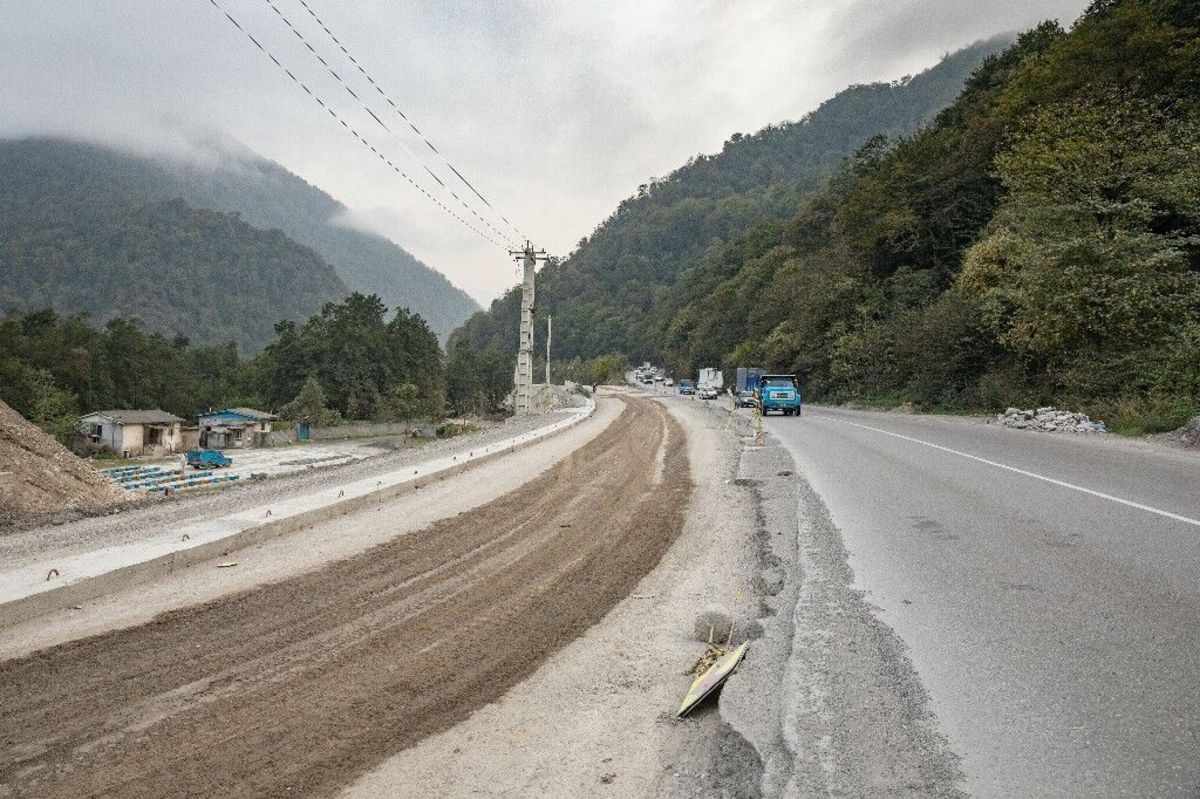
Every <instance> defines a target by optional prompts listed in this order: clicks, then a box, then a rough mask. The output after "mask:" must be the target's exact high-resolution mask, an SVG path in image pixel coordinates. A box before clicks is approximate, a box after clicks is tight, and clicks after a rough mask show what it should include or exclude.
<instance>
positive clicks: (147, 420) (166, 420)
mask: <svg viewBox="0 0 1200 799" xmlns="http://www.w3.org/2000/svg"><path fill="white" fill-rule="evenodd" d="M96 415H100V416H103V417H105V418H107V419H111V420H113V421H114V422H116V423H118V424H173V423H174V422H182V421H183V419H181V418H179V417H178V416H176V415H175V414H173V413H167V412H166V411H161V410H158V409H157V408H156V409H154V410H152V411H131V410H113V411H92V412H91V413H86V414H84V417H85V418H86V417H88V416H96Z"/></svg>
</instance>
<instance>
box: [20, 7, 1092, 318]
mask: <svg viewBox="0 0 1200 799" xmlns="http://www.w3.org/2000/svg"><path fill="white" fill-rule="evenodd" d="M271 1H272V2H274V3H275V4H276V5H277V7H278V8H279V10H280V11H281V12H282V13H283V14H284V16H286V17H287V18H288V19H289V20H290V21H291V22H292V23H293V24H295V25H296V26H297V28H298V29H299V30H300V31H301V32H302V33H303V34H304V35H305V37H306V38H308V40H309V41H310V43H311V44H312V45H313V47H314V48H315V49H316V50H317V52H318V53H320V54H321V55H322V56H324V57H325V59H326V60H327V61H328V62H329V64H330V66H332V67H333V69H334V70H335V71H336V72H338V74H339V75H341V76H342V77H343V78H345V79H346V80H347V82H348V83H350V85H351V88H352V89H354V90H355V91H356V93H358V94H359V96H360V97H362V98H364V100H366V101H367V104H368V105H370V106H371V107H372V108H373V109H375V110H376V112H377V113H378V114H379V115H380V117H381V118H382V119H383V120H384V121H385V122H386V123H388V124H389V126H390V127H392V128H393V130H397V129H398V128H397V126H396V124H394V123H399V124H400V125H401V126H402V122H401V121H400V120H399V119H398V118H397V117H395V116H394V115H393V116H388V115H387V114H388V113H392V114H394V112H390V111H388V110H387V106H386V105H384V104H383V103H382V101H381V98H379V96H378V95H377V94H375V93H374V92H373V90H372V89H371V88H370V86H369V85H368V84H367V83H366V82H365V79H364V78H362V76H361V75H360V74H359V73H358V72H357V71H356V70H355V69H354V67H353V66H352V65H351V64H350V63H349V62H348V61H346V60H345V56H344V55H342V53H341V52H340V51H339V50H338V49H337V48H336V46H335V45H334V44H333V43H332V42H331V41H330V40H329V39H328V38H327V37H326V35H325V33H324V32H322V31H321V29H320V28H319V27H317V25H316V23H315V21H314V20H313V18H312V17H311V16H310V15H309V14H308V12H307V11H305V9H304V7H303V6H302V5H301V3H300V0H271ZM217 2H218V3H220V4H221V6H222V7H224V8H225V9H226V10H228V11H229V13H230V14H232V15H233V16H234V17H235V18H237V19H238V20H239V21H240V22H241V23H242V24H243V25H244V26H245V28H246V29H247V30H248V31H249V32H250V33H252V34H253V35H254V36H255V37H256V38H257V39H259V41H261V42H262V43H263V44H264V45H265V46H266V47H267V48H268V49H271V50H272V51H274V52H275V54H276V56H277V57H278V58H279V60H280V61H281V62H283V64H284V65H285V66H288V67H289V68H291V70H292V71H293V73H295V74H296V76H297V77H298V78H300V79H301V80H303V81H304V82H305V83H306V84H307V85H308V86H309V88H310V89H312V90H313V91H314V92H315V93H316V94H318V95H319V96H321V97H322V99H324V100H327V101H329V102H330V103H331V105H332V106H333V107H334V108H335V109H337V110H338V112H339V113H341V114H343V116H344V117H345V118H346V119H347V121H348V122H350V123H351V124H352V125H354V126H355V128H356V129H357V130H359V131H360V132H362V133H363V135H364V137H366V138H368V139H369V140H370V141H371V142H372V144H374V145H375V146H376V147H377V148H379V149H380V150H381V151H384V152H385V153H387V154H388V155H389V157H391V158H392V160H393V162H394V163H396V165H397V166H399V167H400V168H402V169H405V170H406V171H408V172H409V174H411V175H412V176H413V177H414V178H417V179H419V180H421V182H423V183H425V184H428V185H429V186H430V192H431V193H434V194H437V196H439V197H440V198H443V199H444V200H445V202H446V203H447V205H448V206H449V207H453V208H455V209H456V210H457V211H459V212H460V213H461V214H462V215H463V216H464V217H466V218H467V219H469V220H470V221H472V222H473V223H476V224H477V226H479V227H482V225H478V223H477V222H476V220H475V219H474V217H472V216H470V215H469V214H468V213H467V212H466V211H464V210H463V209H462V208H461V206H458V205H457V203H455V201H454V200H452V199H450V198H449V197H448V196H445V195H444V194H440V193H438V192H440V190H437V186H436V184H434V183H433V181H432V180H430V179H428V178H427V176H425V173H424V171H423V169H422V167H421V166H420V165H419V164H418V162H417V161H415V160H414V159H413V157H412V156H411V155H410V154H409V153H408V152H406V150H405V149H404V148H405V144H406V145H407V146H408V148H409V149H411V150H412V151H414V152H420V153H421V154H422V155H423V156H427V157H428V159H427V160H428V164H429V166H431V167H433V168H434V169H435V171H437V170H438V169H439V168H441V169H442V174H447V173H446V172H445V170H444V167H443V166H442V164H441V161H439V160H438V159H437V157H436V156H434V155H433V154H432V153H430V152H429V151H428V150H425V149H422V148H423V147H424V145H422V144H420V143H419V142H418V141H415V140H414V139H413V138H412V137H411V136H409V137H407V138H405V139H404V144H402V143H401V142H400V141H399V140H398V139H397V138H394V137H391V136H389V135H388V134H387V133H385V132H384V131H383V130H382V129H380V128H379V126H378V125H377V124H375V122H373V121H372V120H371V119H370V117H369V116H367V115H366V112H365V111H363V110H362V108H361V106H358V105H357V104H356V102H355V100H354V99H353V98H352V97H350V96H349V95H348V94H347V93H346V92H345V90H344V89H343V88H341V87H340V86H339V85H338V84H337V83H336V82H335V80H334V79H333V78H332V77H331V76H330V75H329V74H328V73H327V72H326V71H325V70H324V68H323V67H321V65H320V64H319V63H317V61H316V60H315V59H313V57H312V55H311V54H310V53H309V52H308V51H307V50H306V49H304V46H303V44H302V43H301V42H300V41H299V40H298V39H297V38H296V37H295V36H294V34H292V33H291V32H290V31H289V30H288V29H287V28H286V27H285V26H284V24H283V22H282V21H281V20H280V18H279V17H278V16H277V15H276V14H275V12H273V11H272V10H271V8H270V6H269V5H268V3H267V0H217ZM306 2H308V4H309V6H310V7H311V8H312V10H313V11H314V12H316V14H317V15H319V16H320V17H322V19H323V21H324V22H325V23H326V24H327V25H328V27H329V29H330V30H331V31H332V33H333V34H334V35H335V36H337V37H338V39H339V40H340V41H341V42H342V44H343V45H345V46H346V48H347V49H348V50H349V51H350V53H351V54H352V55H354V56H355V57H356V58H357V59H358V61H359V62H360V63H361V64H362V65H363V66H364V67H365V68H366V70H367V72H369V73H371V75H372V76H373V77H374V78H375V79H376V80H377V81H378V83H379V85H380V86H382V87H383V88H384V90H385V91H386V92H387V93H388V94H389V96H391V97H392V99H393V100H395V102H396V103H397V105H399V106H400V108H401V109H403V110H404V112H405V113H406V114H407V115H408V116H409V117H410V118H411V119H412V120H413V121H414V122H415V123H416V125H417V127H419V128H421V130H422V132H424V133H426V134H427V135H428V136H429V138H430V139H432V140H433V142H434V144H435V145H436V146H437V147H438V149H439V150H441V152H443V153H445V154H446V155H447V156H448V157H449V159H450V160H451V162H453V163H454V164H455V166H457V167H458V168H459V170H460V171H461V172H462V173H463V174H464V175H465V176H466V177H467V178H468V179H469V180H471V181H472V182H473V183H474V184H475V186H476V188H478V189H479V190H480V191H481V192H482V193H483V195H484V196H485V197H487V198H488V199H489V200H491V201H492V203H493V204H494V205H495V206H496V207H497V208H498V209H499V210H500V212H502V213H503V214H504V215H505V216H507V217H508V218H509V219H510V220H511V221H513V222H514V223H516V224H517V226H519V227H520V229H521V230H523V231H524V232H526V233H527V234H528V235H530V236H532V237H533V239H534V241H535V243H537V244H538V245H540V246H542V247H545V248H546V249H547V250H549V251H550V252H552V253H556V254H566V253H567V252H569V251H570V250H571V249H572V248H573V247H574V245H575V243H576V242H577V241H578V240H579V239H580V238H582V237H583V236H585V235H588V234H589V233H590V232H591V231H592V229H593V228H594V227H595V226H596V225H597V224H598V223H599V222H600V221H601V220H602V219H603V218H604V217H605V216H606V215H608V214H609V213H610V212H611V211H612V210H613V209H614V207H615V206H616V204H617V203H618V202H619V201H620V200H621V199H622V198H624V197H626V196H628V195H630V194H631V193H633V192H634V191H635V190H636V187H637V186H638V184H640V183H644V182H645V181H646V180H647V179H648V178H650V177H652V176H660V175H665V174H667V173H669V172H670V171H671V170H672V169H674V168H675V167H677V166H679V165H680V164H682V163H683V162H684V161H686V160H687V158H688V157H689V156H692V155H695V154H697V153H708V152H714V151H716V150H719V149H720V147H721V144H722V142H723V141H724V140H725V139H727V138H728V137H729V136H730V135H731V134H733V133H736V132H743V133H749V132H752V131H754V130H757V129H759V128H761V127H763V126H764V125H767V124H769V123H772V122H779V121H783V120H790V119H797V118H799V117H801V116H803V115H804V114H805V113H806V112H808V111H810V110H812V109H813V108H815V107H816V106H817V105H818V104H819V103H820V102H821V101H822V100H824V99H826V98H827V97H830V96H831V95H833V94H835V93H836V92H838V91H839V90H840V89H842V88H844V87H846V86H847V85H849V84H851V83H862V82H868V81H874V80H892V79H896V78H899V77H901V76H903V75H906V74H911V73H914V72H917V71H920V70H921V69H924V68H926V67H928V66H930V65H932V64H933V63H935V62H936V61H937V60H938V58H939V57H940V56H942V55H943V54H945V53H946V52H948V51H951V50H955V49H958V48H959V47H962V46H965V45H967V44H970V43H971V42H973V41H975V40H978V39H981V38H985V37H988V36H991V35H993V34H996V33H1000V32H1003V31H1012V30H1022V29H1025V28H1028V27H1030V26H1032V25H1033V24H1035V23H1036V22H1038V21H1040V20H1042V19H1048V18H1054V19H1059V20H1060V21H1062V22H1063V24H1064V25H1068V24H1070V23H1071V22H1072V21H1073V20H1074V19H1075V18H1076V17H1077V16H1078V14H1079V13H1080V12H1081V11H1082V9H1083V8H1084V7H1085V6H1086V4H1087V3H1086V0H1041V1H1040V2H1039V1H1036V0H759V1H758V2H755V1H754V0H742V1H741V2H735V1H732V0H731V1H729V2H708V1H706V0H631V1H630V2H587V1H586V0H564V1H563V2H537V1H535V0H529V1H527V2H500V1H499V0H497V1H496V2H489V1H487V0H474V1H472V2H456V1H455V0H408V1H406V0H353V2H347V1H346V0H342V1H341V2H334V0H306ZM197 129H207V130H215V131H219V132H221V133H224V134H228V135H229V136H231V137H233V138H235V139H237V140H239V141H241V142H242V143H244V144H245V145H247V146H248V147H250V148H251V149H253V150H255V151H257V152H259V153H261V154H263V155H265V156H267V157H269V158H272V159H274V160H276V161H278V162H280V163H281V164H283V165H284V166H286V167H287V168H288V169H290V170H292V171H293V172H295V173H297V174H299V175H300V176H301V177H303V178H305V179H306V180H308V181H309V182H310V183H313V184H315V185H317V186H320V187H321V188H322V189H324V190H325V191H327V192H329V193H330V194H332V195H333V196H334V197H336V198H337V199H339V200H341V201H342V202H343V203H345V204H346V205H347V206H348V207H349V208H350V209H352V212H353V216H354V219H353V223H354V224H358V225H363V226H368V227H371V228H373V229H376V230H378V231H380V232H383V233H384V234H386V235H388V236H390V237H391V238H393V239H394V240H395V241H396V242H398V243H399V244H400V245H402V246H403V247H405V248H406V249H408V250H410V251H411V252H413V253H414V254H415V255H416V256H417V257H418V258H420V259H422V260H423V261H425V262H426V263H428V264H429V265H430V266H432V267H434V268H436V269H439V270H440V271H442V272H443V273H445V274H446V275H447V276H448V277H449V278H450V279H451V280H452V281H454V282H455V283H456V284H458V285H459V286H461V287H463V288H464V289H466V290H467V291H468V292H469V293H470V294H472V295H473V296H474V297H475V298H476V299H478V300H480V301H483V302H486V301H488V300H490V299H491V298H492V297H494V296H496V295H497V294H499V293H500V292H502V291H503V290H504V289H505V288H507V287H508V286H510V285H512V284H513V283H515V280H516V273H515V271H514V268H513V265H512V264H511V262H510V261H509V260H508V258H507V256H506V255H505V254H504V253H503V252H502V250H501V248H499V247H494V246H492V245H490V244H488V243H487V242H485V241H483V240H482V239H481V238H479V237H478V236H476V235H475V234H474V233H472V232H470V231H469V230H467V229H466V228H464V227H462V226H461V225H460V224H459V223H458V222H456V221H455V220H454V219H452V218H451V217H450V216H448V215H447V214H446V213H445V212H443V211H442V210H441V209H439V208H438V207H437V206H435V205H434V204H432V203H431V202H429V201H428V200H427V199H425V197H423V196H422V195H421V194H420V193H419V192H417V191H416V190H415V189H413V187H412V186H411V185H409V184H408V183H407V182H405V181H404V180H402V179H401V178H399V177H397V176H396V175H395V174H393V173H392V172H390V171H389V170H387V169H386V168H384V167H383V166H382V164H381V163H380V161H379V160H378V159H377V158H376V157H375V156H374V155H372V154H371V153H370V152H369V151H367V150H366V149H365V148H364V147H362V146H361V145H360V144H358V143H357V142H356V141H355V140H354V139H353V138H351V137H350V135H349V134H348V133H346V131H345V130H343V129H342V127H341V125H339V124H338V123H337V122H336V121H334V120H333V119H332V118H331V117H330V116H329V115H328V114H327V113H326V112H324V111H322V110H321V108H320V107H318V106H317V105H316V104H315V103H314V102H313V101H312V100H311V99H310V98H309V97H308V96H306V95H305V94H304V92H303V91H302V90H301V89H300V88H298V87H297V86H296V85H295V84H293V83H292V82H291V81H289V79H288V78H287V76H286V75H284V74H283V73H282V72H281V71H280V70H279V69H277V68H276V67H275V66H274V65H273V64H272V63H271V62H270V61H269V60H268V59H267V58H266V57H265V56H264V55H263V54H262V53H260V52H259V51H258V50H256V49H255V48H254V46H253V45H252V44H251V43H250V42H249V41H248V40H247V39H246V38H245V36H244V35H243V34H241V33H239V32H238V31H237V30H236V29H235V28H234V27H233V26H232V25H230V24H229V22H228V21H227V20H226V19H225V17H224V16H223V15H222V14H221V13H220V12H219V11H218V10H217V9H216V8H214V7H213V6H212V5H211V3H210V2H209V0H0V135H6V136H12V135H24V134H30V133H66V134H73V135H77V136H83V137H87V138H92V139H98V140H102V141H105V142H109V143H120V144H123V145H125V146H127V147H130V148H133V149H158V148H162V147H179V146H180V142H182V141H184V140H186V139H187V138H188V137H189V136H190V135H191V134H190V133H189V132H190V131H195V130H197ZM423 176H425V177H423ZM447 176H448V175H447ZM0 190H3V187H0ZM435 190H437V191H435ZM459 194H460V196H463V197H464V199H466V198H468V197H469V198H470V199H471V200H473V201H474V200H475V198H474V196H473V195H470V193H469V192H468V191H467V190H466V189H462V188H461V187H460V192H459ZM475 204H476V205H477V206H479V208H480V211H481V212H486V210H487V209H486V208H482V206H481V204H479V203H478V202H477V201H476V202H475ZM495 224H496V225H497V226H498V227H503V225H502V223H500V222H499V221H498V220H497V221H496V223H495ZM485 229H486V228H485ZM488 232H490V231H488Z"/></svg>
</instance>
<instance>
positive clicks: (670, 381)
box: [664, 377, 675, 386]
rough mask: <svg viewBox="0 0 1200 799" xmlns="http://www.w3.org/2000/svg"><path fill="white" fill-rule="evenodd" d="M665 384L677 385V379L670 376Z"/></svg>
mask: <svg viewBox="0 0 1200 799" xmlns="http://www.w3.org/2000/svg"><path fill="white" fill-rule="evenodd" d="M664 385H667V386H673V385H675V381H674V380H672V379H671V378H669V377H668V378H667V380H666V383H665V384H664Z"/></svg>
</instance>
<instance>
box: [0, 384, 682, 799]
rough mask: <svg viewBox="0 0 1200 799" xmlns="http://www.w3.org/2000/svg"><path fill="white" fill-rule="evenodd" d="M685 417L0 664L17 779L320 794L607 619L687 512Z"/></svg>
mask: <svg viewBox="0 0 1200 799" xmlns="http://www.w3.org/2000/svg"><path fill="white" fill-rule="evenodd" d="M690 485H691V483H690V476H689V469H688V463H687V455H686V450H685V447H684V435H683V431H682V428H681V427H680V426H679V425H678V423H677V422H675V421H674V420H672V419H671V418H670V417H669V416H668V415H667V414H666V412H665V411H663V410H662V408H661V407H660V406H658V405H657V404H655V403H652V402H648V401H645V400H631V402H630V407H629V408H628V409H627V410H626V411H625V412H624V413H622V415H621V416H620V417H619V418H618V419H617V421H616V422H614V423H613V425H612V426H610V428H609V429H607V430H606V431H605V432H604V433H602V434H601V435H600V436H598V437H597V438H596V439H594V440H593V441H592V442H591V443H589V444H588V445H587V446H585V447H583V448H582V449H580V450H579V451H577V452H576V453H575V454H574V455H572V456H571V457H570V458H568V459H567V460H566V461H564V462H563V463H561V464H560V465H559V466H557V467H555V468H554V469H551V470H550V471H548V472H546V473H545V474H543V475H542V476H540V477H539V478H537V479H535V480H534V481H532V482H530V483H529V484H527V485H526V486H525V487H524V488H522V489H520V490H518V491H515V492H512V493H510V494H508V495H505V496H504V497H502V498H501V499H499V500H497V501H495V502H492V503H490V504H488V505H486V506H484V507H482V508H480V509H479V510H478V511H477V512H475V513H472V514H470V515H464V516H459V517H454V518H452V519H448V520H445V521H443V522H440V523H438V524H435V525H433V526H432V527H430V528H428V529H427V530H425V531H422V532H420V533H414V534H412V535H408V536H404V537H402V538H399V539H397V540H395V541H393V542H391V543H389V544H385V545H383V546H380V547H377V548H375V549H372V550H369V551H368V552H366V553H364V554H363V555H361V556H358V557H355V558H351V559H349V560H346V561H341V562H338V563H334V564H331V565H330V566H329V567H327V568H325V569H322V570H320V571H317V572H313V573H311V574H308V575H304V576H302V577H299V578H294V579H290V580H286V581H283V582H280V583H276V584H273V585H269V586H266V587H263V588H260V589H258V590H254V591H248V592H245V593H242V594H239V595H235V596H232V597H229V598H226V599H222V600H218V601H214V602H211V603H208V604H206V605H201V606H197V607H194V608H188V609H184V610H181V611H176V612H172V613H168V614H164V615H163V616H161V617H159V618H158V619H156V620H155V621H153V622H151V623H150V624H147V625H143V626H140V627H135V628H132V629H128V630H123V631H119V632H116V633H112V634H108V635H102V636H98V637H95V638H91V639H87V640H83V641H78V642H73V643H69V644H64V645H62V646H59V647H55V648H52V649H48V650H43V651H41V652H38V653H35V654H34V655H32V656H29V657H25V658H20V659H16V660H12V661H7V662H5V663H3V664H0V706H3V707H4V708H5V713H4V716H3V719H2V720H0V746H2V747H3V748H2V749H0V752H2V754H0V785H7V786H8V787H9V788H10V789H11V790H12V791H13V792H15V793H16V794H17V795H39V796H79V795H88V794H94V793H114V794H120V795H123V796H162V795H178V794H185V793H186V794H190V795H254V796H270V795H284V794H290V793H294V794H297V795H304V794H310V795H311V794H318V795H319V794H329V793H331V792H333V791H334V790H336V789H337V788H339V787H340V786H341V785H342V784H344V783H345V782H346V781H347V780H348V779H350V778H352V777H353V776H354V775H356V774H359V773H361V772H363V771H364V770H366V769H367V768H370V767H371V766H372V765H374V764H375V763H377V762H379V761H380V760H382V759H383V758H384V757H386V756H388V755H389V754H391V753H393V752H395V751H396V750H398V749H401V748H403V747H405V746H408V745H411V744H412V743H414V742H416V741H418V740H420V739H421V738H423V737H425V736H426V735H429V734H430V733H434V732H437V731H439V730H441V729H445V728H446V727H448V726H450V725H451V724H453V723H455V722H457V721H459V720H461V719H462V718H465V717H466V716H467V715H468V714H469V713H470V712H471V711H472V710H473V709H474V708H476V707H477V706H479V705H482V704H484V703H487V702H489V701H492V700H494V699H495V698H497V697H498V696H499V695H500V694H502V693H503V692H504V691H505V690H506V689H507V688H508V687H509V686H511V685H513V684H515V683H516V682H518V681H520V680H521V679H523V678H524V677H526V676H527V675H528V674H530V673H531V672H532V671H533V670H534V669H535V668H536V667H537V665H538V664H539V663H540V662H542V661H543V660H544V659H545V658H546V657H548V656H549V655H550V654H552V653H553V652H554V651H555V650H557V649H559V648H561V647H562V646H563V645H565V644H566V643H568V642H569V641H570V640H571V639H573V638H574V637H576V636H577V635H579V634H580V633H581V632H582V631H583V630H585V629H587V627H589V626H590V625H592V624H593V623H595V622H596V621H598V620H599V619H600V618H602V617H603V616H604V615H605V613H607V611H608V610H609V609H610V608H611V607H612V606H613V605H614V604H616V603H617V602H618V601H619V600H620V599H621V598H623V597H624V596H625V595H626V594H627V593H628V592H629V591H630V589H631V588H632V587H633V586H634V585H635V584H636V583H637V581H638V580H639V579H640V578H641V577H642V576H643V575H644V574H646V573H647V572H648V571H650V570H651V569H652V568H653V567H654V565H655V564H656V563H657V562H658V560H659V558H661V556H662V554H663V553H664V552H665V551H666V549H667V548H668V547H669V546H670V544H671V542H672V541H673V540H674V538H675V536H676V535H677V534H678V532H679V530H680V529H681V527H682V525H683V516H684V508H685V505H686V501H687V498H688V494H689V491H690Z"/></svg>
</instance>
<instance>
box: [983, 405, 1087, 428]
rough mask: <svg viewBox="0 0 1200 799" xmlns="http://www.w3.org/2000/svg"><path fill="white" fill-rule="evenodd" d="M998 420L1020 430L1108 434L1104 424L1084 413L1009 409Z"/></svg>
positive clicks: (1048, 408) (1049, 409) (1040, 409)
mask: <svg viewBox="0 0 1200 799" xmlns="http://www.w3.org/2000/svg"><path fill="white" fill-rule="evenodd" d="M996 420H997V421H998V422H1000V424H1002V425H1004V426H1005V427H1015V428H1017V429H1018V430H1044V431H1046V432H1052V433H1107V432H1108V428H1107V427H1105V425H1104V422H1093V421H1092V420H1091V419H1089V418H1088V417H1087V414H1084V413H1075V412H1073V411H1060V410H1059V409H1058V408H1053V407H1047V408H1038V409H1037V410H1022V409H1021V408H1009V409H1008V410H1006V411H1005V412H1004V413H1002V414H1000V415H998V416H997V417H996Z"/></svg>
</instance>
